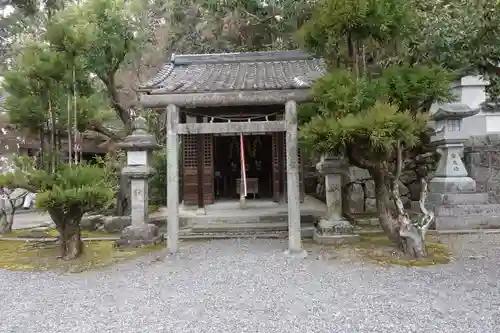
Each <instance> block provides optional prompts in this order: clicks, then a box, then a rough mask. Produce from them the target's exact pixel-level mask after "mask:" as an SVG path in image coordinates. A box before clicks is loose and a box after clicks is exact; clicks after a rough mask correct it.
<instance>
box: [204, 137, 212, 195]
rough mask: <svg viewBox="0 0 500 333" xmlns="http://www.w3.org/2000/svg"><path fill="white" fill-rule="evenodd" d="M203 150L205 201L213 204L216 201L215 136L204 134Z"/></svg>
mask: <svg viewBox="0 0 500 333" xmlns="http://www.w3.org/2000/svg"><path fill="white" fill-rule="evenodd" d="M204 135H205V140H204V143H205V145H204V151H203V202H204V203H205V204H212V203H213V202H214V136H213V135H212V134H204Z"/></svg>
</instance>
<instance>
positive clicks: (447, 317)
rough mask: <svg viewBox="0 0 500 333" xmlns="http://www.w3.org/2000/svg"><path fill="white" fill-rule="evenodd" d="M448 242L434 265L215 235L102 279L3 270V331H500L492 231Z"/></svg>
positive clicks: (499, 239) (498, 270) (499, 254)
mask: <svg viewBox="0 0 500 333" xmlns="http://www.w3.org/2000/svg"><path fill="white" fill-rule="evenodd" d="M451 238H452V239H454V242H453V243H454V244H455V248H456V251H457V256H458V257H457V260H456V261H454V262H453V263H452V264H449V265H446V266H440V267H432V268H412V269H406V268H402V267H392V268H381V267H378V266H375V265H372V264H368V263H365V264H363V263H361V262H354V263H347V262H344V261H340V260H328V261H326V260H323V259H319V258H318V257H317V256H316V255H315V254H310V255H309V257H308V258H307V259H305V260H302V261H296V260H295V261H293V260H287V259H285V258H284V256H283V249H284V248H285V245H284V243H283V242H282V241H280V240H245V241H238V240H220V241H213V242H197V243H191V244H189V245H187V244H184V245H183V252H182V254H181V255H180V256H179V257H175V258H172V257H169V258H167V259H165V260H163V261H154V260H152V259H153V258H152V257H150V258H147V259H142V260H139V261H135V262H129V263H125V264H122V265H119V266H117V267H115V268H113V269H107V270H104V271H100V272H89V273H83V274H78V275H56V274H48V273H19V272H9V271H0V299H1V300H2V301H1V302H0V318H1V319H0V332H2V333H4V332H16V333H18V332H19V333H21V332H22V333H24V332H33V333H57V332H64V333H67V332H75V333H79V332H98V333H104V332H113V333H115V332H127V333H132V332H140V333H155V332H162V333H163V332H176V333H177V332H179V333H189V332H196V333H204V332H217V333H226V332H235V333H242V332H263V333H275V332H279V333H306V332H314V333H322V332H325V333H326V332H328V333H334V332H341V333H350V332H352V333H364V332H369V333H375V332H382V333H393V332H394V333H399V332H404V333H407V332H429V333H438V332H439V333H446V332H454V333H455V332H460V333H469V332H477V333H489V332H492V333H493V332H499V330H500V289H499V283H498V279H499V278H500V265H499V260H498V259H499V258H500V236H498V235H476V236H460V237H455V238H453V237H451ZM478 255H480V256H478ZM483 256H484V257H483Z"/></svg>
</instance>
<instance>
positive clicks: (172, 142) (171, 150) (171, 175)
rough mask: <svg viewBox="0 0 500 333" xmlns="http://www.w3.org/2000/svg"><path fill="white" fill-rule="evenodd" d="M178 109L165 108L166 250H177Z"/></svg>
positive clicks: (172, 106) (171, 251) (175, 107)
mask: <svg viewBox="0 0 500 333" xmlns="http://www.w3.org/2000/svg"><path fill="white" fill-rule="evenodd" d="M178 124H179V107H178V106H176V105H172V104H171V105H169V106H168V107H167V151H168V153H167V213H168V223H167V249H168V251H169V252H170V253H175V252H177V251H178V250H179V137H178V135H177V125H178Z"/></svg>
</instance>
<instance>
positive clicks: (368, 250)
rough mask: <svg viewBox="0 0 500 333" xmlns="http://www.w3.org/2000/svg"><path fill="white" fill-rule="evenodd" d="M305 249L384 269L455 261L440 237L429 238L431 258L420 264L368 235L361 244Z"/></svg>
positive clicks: (387, 242)
mask: <svg viewBox="0 0 500 333" xmlns="http://www.w3.org/2000/svg"><path fill="white" fill-rule="evenodd" d="M304 247H305V248H306V249H307V250H308V251H310V252H313V253H316V254H320V255H321V256H322V257H324V258H333V259H341V260H343V259H347V260H349V261H352V260H354V259H356V258H357V259H358V260H359V259H365V260H366V259H367V260H369V261H371V262H374V263H377V264H380V265H382V266H389V265H400V266H406V267H422V266H433V265H440V264H447V263H449V262H450V261H451V258H452V256H451V251H450V250H449V249H448V246H446V245H445V244H442V243H441V242H440V241H439V238H438V237H436V236H427V242H426V247H427V254H428V256H427V257H426V258H424V259H420V260H416V259H413V258H410V257H408V256H406V255H405V254H404V253H403V252H402V251H401V250H399V249H398V248H397V247H396V245H395V244H394V243H393V242H392V241H391V240H390V239H389V238H387V236H385V235H384V234H379V233H377V234H365V235H361V236H360V240H359V241H358V242H354V243H350V244H342V245H318V244H313V243H309V242H305V244H304Z"/></svg>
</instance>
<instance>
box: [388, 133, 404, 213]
mask: <svg viewBox="0 0 500 333" xmlns="http://www.w3.org/2000/svg"><path fill="white" fill-rule="evenodd" d="M396 153H397V155H396V174H395V177H394V179H393V180H392V184H391V185H392V186H391V187H392V191H391V192H392V200H393V201H394V204H395V205H396V210H397V212H398V215H400V216H405V214H406V212H405V210H404V206H403V202H402V201H401V196H400V195H399V185H398V181H399V177H400V176H401V170H402V169H403V148H402V147H401V143H400V142H399V140H398V142H397V146H396Z"/></svg>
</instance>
